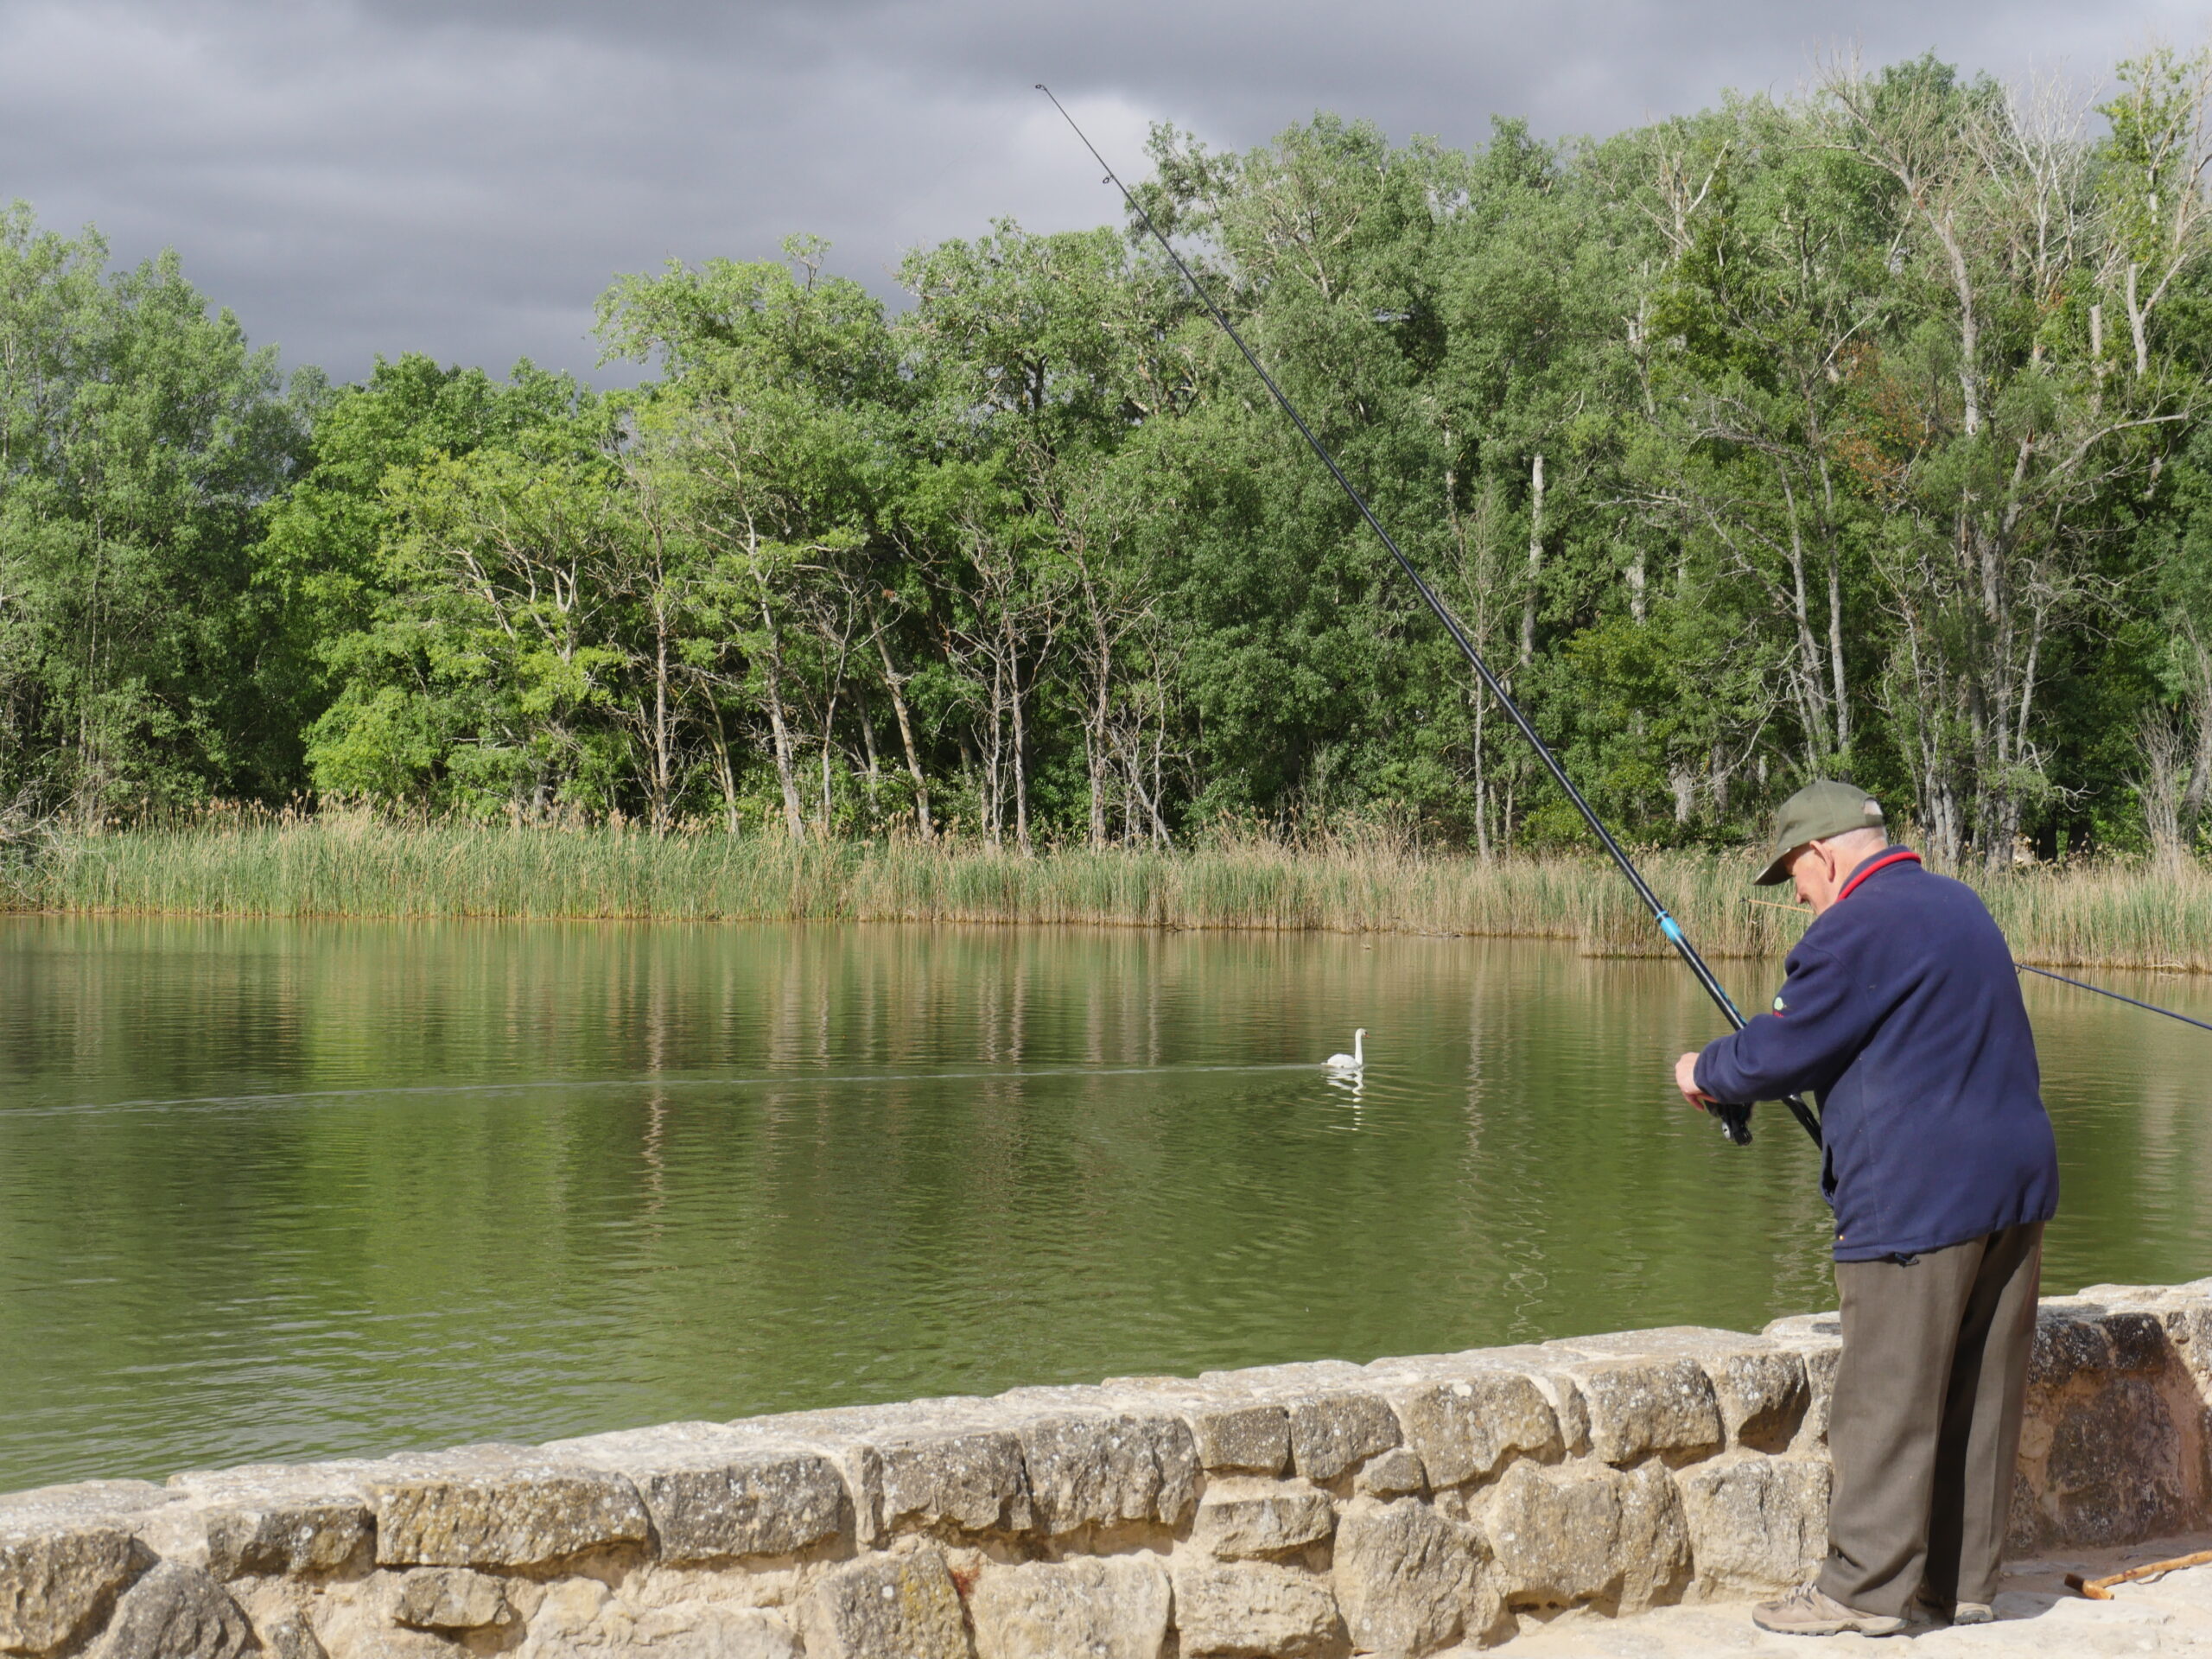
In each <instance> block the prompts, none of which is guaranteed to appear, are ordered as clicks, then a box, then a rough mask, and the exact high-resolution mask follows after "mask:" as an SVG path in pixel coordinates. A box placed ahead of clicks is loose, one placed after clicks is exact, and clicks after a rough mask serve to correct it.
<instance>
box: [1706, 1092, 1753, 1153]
mask: <svg viewBox="0 0 2212 1659" xmlns="http://www.w3.org/2000/svg"><path fill="white" fill-rule="evenodd" d="M1705 1109H1706V1110H1707V1111H1708V1112H1710V1113H1711V1114H1712V1115H1713V1116H1715V1117H1717V1118H1719V1120H1720V1133H1721V1134H1723V1135H1726V1136H1727V1137H1728V1140H1729V1143H1730V1144H1731V1145H1732V1146H1738V1147H1748V1146H1750V1145H1751V1108H1750V1107H1748V1106H1732V1105H1730V1104H1729V1103H1727V1102H1726V1101H1724V1100H1708V1101H1707V1102H1706V1103H1705Z"/></svg>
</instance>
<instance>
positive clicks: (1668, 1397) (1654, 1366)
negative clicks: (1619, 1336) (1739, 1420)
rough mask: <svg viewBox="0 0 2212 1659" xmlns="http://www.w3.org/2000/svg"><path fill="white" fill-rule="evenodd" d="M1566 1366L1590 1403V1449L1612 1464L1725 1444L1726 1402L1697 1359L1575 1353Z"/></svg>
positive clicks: (1687, 1452)
mask: <svg viewBox="0 0 2212 1659" xmlns="http://www.w3.org/2000/svg"><path fill="white" fill-rule="evenodd" d="M1561 1369H1562V1370H1564V1371H1565V1372H1566V1374H1567V1376H1570V1377H1572V1378H1573V1381H1574V1386H1575V1388H1576V1389H1577V1390H1578V1391H1579V1392H1580V1394H1581V1395H1582V1398H1583V1400H1584V1402H1586V1405H1587V1407H1588V1409H1589V1413H1590V1449H1591V1450H1592V1452H1595V1453H1596V1454H1597V1455H1598V1456H1599V1458H1600V1459H1603V1460H1604V1461H1605V1462H1607V1463H1611V1464H1618V1465H1627V1464H1631V1463H1635V1462H1637V1461H1639V1460H1640V1459H1644V1458H1647V1457H1650V1456H1653V1455H1655V1454H1656V1455H1659V1456H1662V1457H1664V1456H1669V1455H1675V1456H1681V1455H1684V1454H1696V1453H1701V1452H1710V1451H1713V1450H1714V1449H1715V1448H1717V1447H1718V1446H1719V1445H1720V1443H1721V1438H1722V1434H1723V1430H1722V1427H1721V1422H1720V1402H1719V1398H1718V1396H1717V1395H1715V1393H1714V1391H1713V1379H1712V1378H1710V1377H1708V1376H1707V1375H1706V1374H1705V1368H1704V1367H1703V1366H1701V1365H1700V1364H1699V1363H1697V1362H1696V1361H1695V1360H1694V1359H1688V1358H1673V1359H1669V1358H1664V1357H1654V1358H1649V1359H1589V1358H1582V1357H1570V1358H1569V1359H1568V1360H1567V1363H1566V1364H1565V1365H1563V1366H1562V1367H1561Z"/></svg>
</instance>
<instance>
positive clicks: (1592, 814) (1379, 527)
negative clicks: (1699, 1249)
mask: <svg viewBox="0 0 2212 1659" xmlns="http://www.w3.org/2000/svg"><path fill="white" fill-rule="evenodd" d="M1037 90H1038V91H1039V92H1042V93H1044V94H1045V96H1046V98H1048V99H1052V107H1053V108H1054V109H1056V110H1058V111H1059V112H1060V118H1061V119H1062V120H1064V121H1065V122H1066V123H1067V124H1068V127H1069V130H1071V131H1072V132H1073V133H1074V134H1075V136H1076V137H1077V139H1078V140H1079V141H1080V142H1081V143H1082V144H1083V147H1084V149H1087V150H1089V151H1090V158H1091V160H1093V161H1095V162H1097V163H1098V165H1099V166H1100V167H1102V168H1104V169H1105V173H1106V177H1105V179H1104V182H1105V183H1108V184H1110V185H1112V186H1113V187H1114V188H1116V190H1119V191H1120V192H1121V193H1122V200H1123V201H1125V202H1127V203H1128V206H1129V211H1130V212H1131V213H1135V215H1136V216H1137V219H1138V220H1139V222H1141V224H1142V225H1143V226H1144V227H1145V229H1146V230H1147V231H1149V232H1151V233H1152V238H1153V240H1154V241H1155V242H1157V243H1159V244H1160V248H1161V250H1162V251H1164V252H1165V253H1166V255H1167V257H1168V258H1169V259H1170V260H1172V261H1173V263H1174V266H1175V269H1176V270H1179V271H1180V272H1182V274H1183V280H1184V281H1185V283H1189V284H1190V287H1191V292H1192V294H1194V295H1196V296H1198V303H1199V304H1201V305H1203V306H1204V307H1205V308H1206V310H1207V312H1208V314H1209V315H1211V316H1212V318H1213V320H1214V321H1216V322H1217V323H1218V324H1220V325H1221V331H1222V333H1224V334H1227V335H1228V336H1229V338H1230V343H1231V344H1233V345H1234V346H1236V349H1237V350H1238V351H1239V352H1240V353H1243V358H1244V360H1245V361H1246V362H1247V363H1249V364H1250V365H1252V372H1253V373H1255V374H1256V375H1258V376H1259V377H1260V384H1261V385H1263V386H1265V387H1266V388H1267V389H1268V394H1269V395H1270V396H1271V397H1274V400H1275V403H1276V405H1277V406H1278V407H1279V408H1281V410H1282V412H1283V413H1284V414H1286V415H1287V416H1290V422H1291V424H1292V425H1294V426H1295V427H1296V428H1297V429H1298V433H1299V435H1300V437H1302V438H1304V439H1305V440H1306V446H1307V448H1311V449H1312V450H1313V453H1314V454H1316V455H1317V456H1319V458H1320V461H1321V464H1322V465H1323V466H1324V467H1327V468H1328V469H1329V476H1330V477H1332V478H1333V479H1335V480H1337V487H1338V489H1340V490H1342V491H1343V492H1344V496H1345V498H1346V499H1348V500H1350V501H1351V504H1352V505H1353V506H1354V507H1356V508H1357V509H1358V512H1359V516H1360V517H1361V518H1363V519H1364V520H1365V521H1366V524H1367V527H1368V528H1369V529H1370V530H1371V531H1374V532H1375V535H1376V539H1377V540H1378V541H1380V542H1381V543H1383V546H1384V547H1386V548H1388V549H1389V553H1390V556H1391V558H1392V559H1394V560H1395V561H1396V562H1397V566H1398V569H1400V570H1401V571H1402V572H1403V573H1404V575H1405V578H1406V580H1407V581H1408V582H1411V583H1412V584H1413V586H1414V592H1415V593H1417V594H1420V595H1421V601H1422V603H1424V604H1426V605H1427V607H1428V608H1429V609H1430V611H1432V612H1433V613H1434V614H1435V617H1436V620H1438V621H1439V622H1440V623H1442V624H1443V625H1444V631H1445V632H1446V633H1448V634H1449V635H1451V636H1452V644H1454V645H1457V646H1459V652H1460V655H1462V656H1464V657H1465V658H1466V659H1467V661H1468V663H1469V664H1471V665H1472V666H1473V668H1474V671H1475V672H1476V673H1477V674H1478V675H1479V676H1480V677H1481V678H1482V683H1484V685H1486V686H1488V687H1489V688H1490V691H1491V696H1494V697H1496V698H1497V705H1498V707H1499V708H1500V709H1503V710H1504V711H1505V717H1506V718H1507V719H1508V720H1510V721H1512V722H1513V724H1514V727H1515V728H1516V729H1517V730H1518V731H1519V732H1520V734H1521V735H1522V737H1524V738H1526V739H1527V740H1528V742H1529V747H1530V748H1532V749H1534V750H1535V753H1536V759H1537V760H1541V761H1542V762H1543V764H1544V770H1545V771H1547V772H1550V773H1551V775H1552V781H1553V782H1554V783H1556V784H1557V785H1559V786H1560V790H1561V791H1564V792H1565V794H1566V796H1567V799H1568V800H1569V801H1571V802H1573V804H1574V810H1576V811H1578V812H1580V814H1581V815H1582V821H1583V822H1584V823H1586V824H1588V825H1589V826H1590V833H1591V834H1592V835H1593V836H1597V837H1598V843H1599V846H1601V847H1603V848H1604V849H1605V852H1606V854H1607V855H1608V856H1610V857H1611V859H1612V861H1613V862H1614V863H1615V864H1616V865H1617V866H1618V867H1619V869H1620V873H1621V874H1623V875H1624V876H1625V877H1627V878H1628V884H1629V886H1630V887H1633V888H1635V889H1636V896H1637V899H1640V900H1642V902H1643V906H1644V908H1645V909H1647V910H1649V912H1651V918H1652V919H1653V920H1654V921H1656V923H1658V925H1659V931H1660V932H1662V933H1663V934H1664V935H1666V937H1667V941H1668V943H1669V944H1672V945H1673V946H1674V947H1675V954H1676V955H1677V956H1679V957H1681V959H1682V963H1683V965H1684V966H1685V967H1687V968H1688V969H1689V970H1690V972H1692V973H1693V974H1694V975H1696V976H1697V982H1698V983H1699V984H1700V985H1702V986H1703V987H1704V988H1705V994H1706V995H1707V996H1709V997H1711V998H1712V999H1713V1004H1714V1006H1715V1007H1718V1008H1719V1010H1720V1012H1721V1013H1722V1014H1724V1015H1726V1018H1727V1020H1728V1023H1729V1024H1730V1025H1731V1026H1732V1027H1734V1028H1735V1029H1737V1030H1738V1031H1741V1030H1742V1029H1743V1028H1744V1024H1745V1021H1744V1016H1743V1014H1742V1013H1741V1012H1740V1011H1739V1010H1738V1008H1737V1007H1736V1004H1735V1001H1734V999H1733V998H1732V997H1731V996H1730V995H1728V992H1727V990H1726V988H1725V987H1724V986H1722V984H1721V983H1720V982H1719V979H1718V978H1716V977H1715V976H1714V975H1713V969H1711V968H1709V967H1707V965H1706V961H1705V958H1704V957H1701V956H1700V955H1698V953H1697V947H1696V946H1695V945H1694V944H1691V943H1690V942H1689V938H1688V936H1687V935H1686V934H1684V933H1683V931H1682V925H1681V923H1680V922H1678V921H1676V920H1675V918H1673V917H1672V916H1670V915H1669V914H1668V913H1667V907H1666V906H1664V905H1662V904H1661V903H1660V902H1659V896H1658V894H1656V893H1653V892H1652V891H1651V887H1650V884H1649V882H1647V881H1646V880H1644V879H1643V872H1642V871H1641V870H1639V869H1637V868H1636V864H1635V861H1633V860H1632V859H1630V857H1629V855H1628V854H1627V853H1626V852H1625V851H1624V850H1623V849H1622V847H1621V844H1620V842H1618V841H1617V840H1615V839H1614V838H1613V832H1612V831H1611V829H1607V828H1606V827H1605V820H1604V819H1602V818H1600V817H1599V816H1598V812H1597V809H1596V808H1595V807H1593V806H1592V805H1591V804H1590V803H1589V802H1588V801H1587V800H1586V799H1585V798H1583V794H1582V791H1580V790H1579V789H1577V788H1576V787H1575V786H1574V780H1573V779H1572V778H1569V777H1568V776H1567V768H1566V767H1565V766H1561V765H1560V762H1559V757H1558V756H1557V755H1555V754H1554V753H1552V752H1551V747H1550V746H1549V745H1548V744H1547V743H1546V742H1545V741H1544V740H1543V738H1542V737H1541V736H1540V735H1539V734H1538V733H1537V731H1536V728H1535V726H1534V725H1533V724H1531V723H1530V721H1529V716H1528V715H1525V714H1523V713H1522V712H1521V705H1520V704H1519V703H1517V702H1514V700H1513V697H1512V695H1511V694H1510V692H1508V691H1507V690H1506V689H1505V686H1504V684H1503V682H1501V681H1500V680H1499V679H1498V677H1497V675H1496V674H1494V673H1492V672H1491V666H1490V664H1488V663H1486V662H1484V660H1483V654H1482V652H1479V651H1477V650H1476V649H1475V642H1474V641H1473V640H1471V639H1469V638H1468V637H1467V631H1466V630H1465V628H1463V627H1461V626H1459V618H1458V617H1456V616H1454V615H1452V610H1451V607H1449V606H1447V605H1446V604H1445V602H1444V601H1443V600H1442V599H1441V598H1440V597H1439V596H1438V594H1437V592H1436V590H1435V589H1434V588H1431V587H1430V586H1429V585H1428V583H1427V580H1425V579H1424V578H1423V577H1422V575H1421V572H1420V571H1419V570H1417V569H1414V562H1413V561H1412V560H1411V559H1409V558H1408V557H1407V556H1406V555H1405V553H1404V551H1403V550H1402V549H1401V548H1400V547H1399V546H1398V543H1396V542H1395V541H1394V540H1393V539H1391V536H1390V532H1389V531H1387V530H1385V529H1383V521H1382V520H1381V519H1379V518H1376V516H1375V511H1374V509H1373V508H1371V507H1370V506H1369V505H1367V499H1366V498H1365V497H1364V496H1363V495H1361V494H1360V493H1359V492H1358V491H1357V489H1355V488H1354V487H1353V486H1352V481H1351V480H1350V479H1349V478H1346V477H1345V476H1344V468H1343V467H1339V466H1338V465H1337V458H1336V457H1335V456H1334V455H1332V454H1330V453H1329V448H1328V446H1327V445H1326V444H1325V443H1323V442H1321V440H1320V439H1319V438H1318V437H1317V436H1315V435H1314V433H1313V428H1312V427H1310V426H1308V425H1306V417H1305V416H1302V415H1300V413H1299V412H1298V408H1297V405H1296V404H1293V403H1292V402H1291V401H1290V398H1289V397H1288V396H1287V395H1286V394H1285V392H1284V391H1283V389H1282V388H1281V386H1279V385H1276V384H1275V379H1274V376H1273V375H1271V374H1269V373H1268V371H1267V365H1264V364H1262V362H1261V361H1260V359H1259V357H1258V355H1257V353H1255V352H1254V351H1253V350H1252V348H1251V347H1250V346H1247V345H1246V344H1245V343H1244V336H1243V335H1242V334H1238V333H1237V332H1236V325H1235V324H1233V323H1231V322H1230V320H1229V318H1228V316H1227V315H1225V314H1224V312H1223V310H1222V308H1220V307H1219V306H1218V305H1217V304H1215V303H1214V298H1213V295H1212V294H1211V292H1210V291H1209V290H1208V289H1207V288H1206V285H1205V283H1202V282H1200V281H1199V280H1198V274H1197V273H1196V272H1195V271H1193V270H1192V269H1191V268H1190V266H1189V265H1187V264H1185V263H1184V261H1183V256H1182V255H1181V254H1179V253H1178V252H1176V251H1175V245H1174V244H1173V243H1172V242H1170V241H1169V240H1168V239H1167V238H1166V237H1165V236H1163V235H1162V234H1161V233H1160V226H1157V225H1155V224H1154V223H1153V222H1152V215H1151V214H1150V213H1147V212H1146V211H1145V208H1144V204H1143V203H1142V202H1141V201H1139V200H1137V199H1136V195H1135V193H1134V192H1133V191H1131V190H1130V188H1129V187H1128V185H1126V184H1123V183H1122V178H1121V175H1119V174H1118V173H1116V172H1115V171H1114V168H1113V166H1112V164H1111V163H1109V162H1108V161H1107V159H1106V158H1105V157H1104V156H1102V155H1100V154H1099V153H1098V146H1097V145H1096V144H1094V143H1091V142H1090V138H1089V137H1086V136H1085V135H1084V130H1083V129H1082V128H1081V127H1079V126H1077V124H1076V119H1075V118H1074V117H1073V116H1071V115H1070V114H1069V113H1068V111H1067V106H1066V105H1064V104H1062V103H1061V102H1060V100H1059V99H1057V98H1054V97H1053V96H1052V88H1051V87H1049V86H1046V85H1045V83H1044V82H1043V81H1041V80H1040V81H1039V82H1038V83H1037ZM1783 1105H1785V1106H1787V1107H1788V1108H1789V1109H1790V1112H1791V1113H1792V1114H1793V1115H1794V1116H1796V1119H1797V1122H1799V1123H1801V1124H1802V1125H1803V1126H1804V1130H1805V1133H1806V1134H1807V1135H1810V1136H1812V1137H1813V1144H1814V1145H1815V1146H1818V1145H1820V1143H1821V1121H1820V1119H1819V1118H1817V1117H1815V1116H1814V1115H1813V1110H1812V1109H1811V1108H1810V1107H1809V1106H1808V1105H1806V1104H1805V1103H1804V1102H1803V1101H1802V1100H1801V1099H1800V1098H1798V1097H1797V1096H1795V1095H1790V1096H1785V1097H1784V1099H1783ZM1705 1109H1706V1110H1707V1111H1708V1112H1710V1113H1711V1114H1712V1115H1713V1116H1715V1117H1717V1118H1719V1120H1720V1131H1721V1133H1722V1134H1723V1135H1726V1136H1727V1137H1728V1139H1729V1140H1731V1141H1733V1142H1734V1143H1735V1144H1736V1145H1738V1146H1739V1147H1747V1146H1749V1145H1751V1107H1750V1106H1749V1105H1748V1104H1736V1103H1727V1102H1721V1101H1708V1102H1707V1103H1706V1108H1705Z"/></svg>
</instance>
